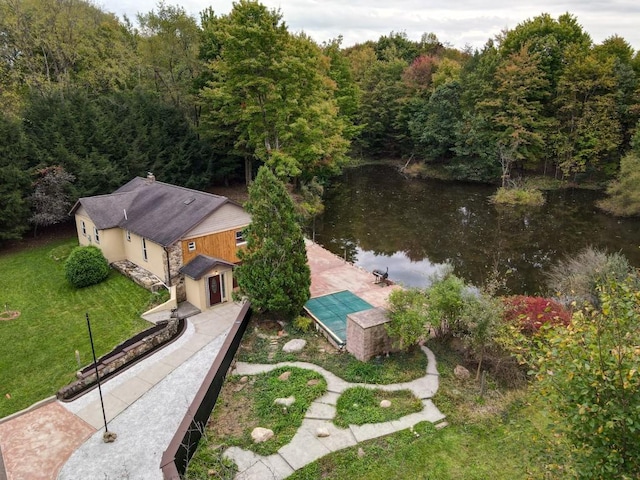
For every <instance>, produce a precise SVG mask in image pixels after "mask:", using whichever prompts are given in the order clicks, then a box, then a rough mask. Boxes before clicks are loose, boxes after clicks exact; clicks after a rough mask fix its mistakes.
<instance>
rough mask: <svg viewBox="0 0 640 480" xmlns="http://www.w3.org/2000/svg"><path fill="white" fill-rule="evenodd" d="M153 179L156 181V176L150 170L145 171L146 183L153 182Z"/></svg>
mask: <svg viewBox="0 0 640 480" xmlns="http://www.w3.org/2000/svg"><path fill="white" fill-rule="evenodd" d="M155 181H156V176H155V175H154V174H153V173H151V172H147V183H153V182H155Z"/></svg>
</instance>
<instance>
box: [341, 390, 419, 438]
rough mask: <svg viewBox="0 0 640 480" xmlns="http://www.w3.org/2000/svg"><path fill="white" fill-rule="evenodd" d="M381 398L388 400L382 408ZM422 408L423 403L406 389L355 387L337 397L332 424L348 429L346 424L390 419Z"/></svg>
mask: <svg viewBox="0 0 640 480" xmlns="http://www.w3.org/2000/svg"><path fill="white" fill-rule="evenodd" d="M382 400H389V401H390V402H391V406H390V407H389V408H382V407H381V406H380V402H381V401H382ZM421 410H422V402H421V401H420V399H419V398H416V397H415V396H414V395H413V393H411V392H410V391H409V390H400V391H395V392H385V391H383V390H379V389H377V390H372V389H369V388H364V387H354V388H349V389H347V390H345V391H344V392H343V393H342V395H340V398H338V403H337V405H336V417H335V418H334V419H333V423H335V424H336V425H337V426H338V427H341V428H347V427H348V426H349V425H364V424H365V423H380V422H389V421H391V420H397V419H398V418H401V417H404V416H405V415H409V414H411V413H415V412H419V411H421Z"/></svg>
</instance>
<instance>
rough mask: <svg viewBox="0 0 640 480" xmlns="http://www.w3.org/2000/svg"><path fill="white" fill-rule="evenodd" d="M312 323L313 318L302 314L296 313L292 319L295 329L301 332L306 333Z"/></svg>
mask: <svg viewBox="0 0 640 480" xmlns="http://www.w3.org/2000/svg"><path fill="white" fill-rule="evenodd" d="M312 325H313V320H311V319H310V318H309V317H305V316H303V315H298V316H297V317H296V318H295V319H294V320H293V328H295V329H296V330H299V331H301V332H303V333H307V332H308V331H309V330H311V326H312Z"/></svg>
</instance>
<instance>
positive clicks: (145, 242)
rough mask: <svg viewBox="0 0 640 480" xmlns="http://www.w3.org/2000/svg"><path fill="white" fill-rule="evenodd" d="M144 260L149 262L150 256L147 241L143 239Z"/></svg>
mask: <svg viewBox="0 0 640 480" xmlns="http://www.w3.org/2000/svg"><path fill="white" fill-rule="evenodd" d="M142 258H143V259H144V261H145V262H146V261H147V260H149V256H148V255H147V240H146V238H143V239H142Z"/></svg>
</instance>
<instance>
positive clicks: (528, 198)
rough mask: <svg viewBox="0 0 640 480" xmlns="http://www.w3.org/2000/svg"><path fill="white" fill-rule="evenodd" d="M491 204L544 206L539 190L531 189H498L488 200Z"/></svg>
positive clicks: (542, 196)
mask: <svg viewBox="0 0 640 480" xmlns="http://www.w3.org/2000/svg"><path fill="white" fill-rule="evenodd" d="M490 200H491V202H492V203H495V204H498V205H513V206H515V205H526V206H531V207H538V206H540V205H544V202H545V200H544V195H543V193H542V192H541V191H540V190H537V189H533V188H504V187H500V188H498V191H497V192H496V193H495V194H494V195H492V196H491V198H490Z"/></svg>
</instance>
